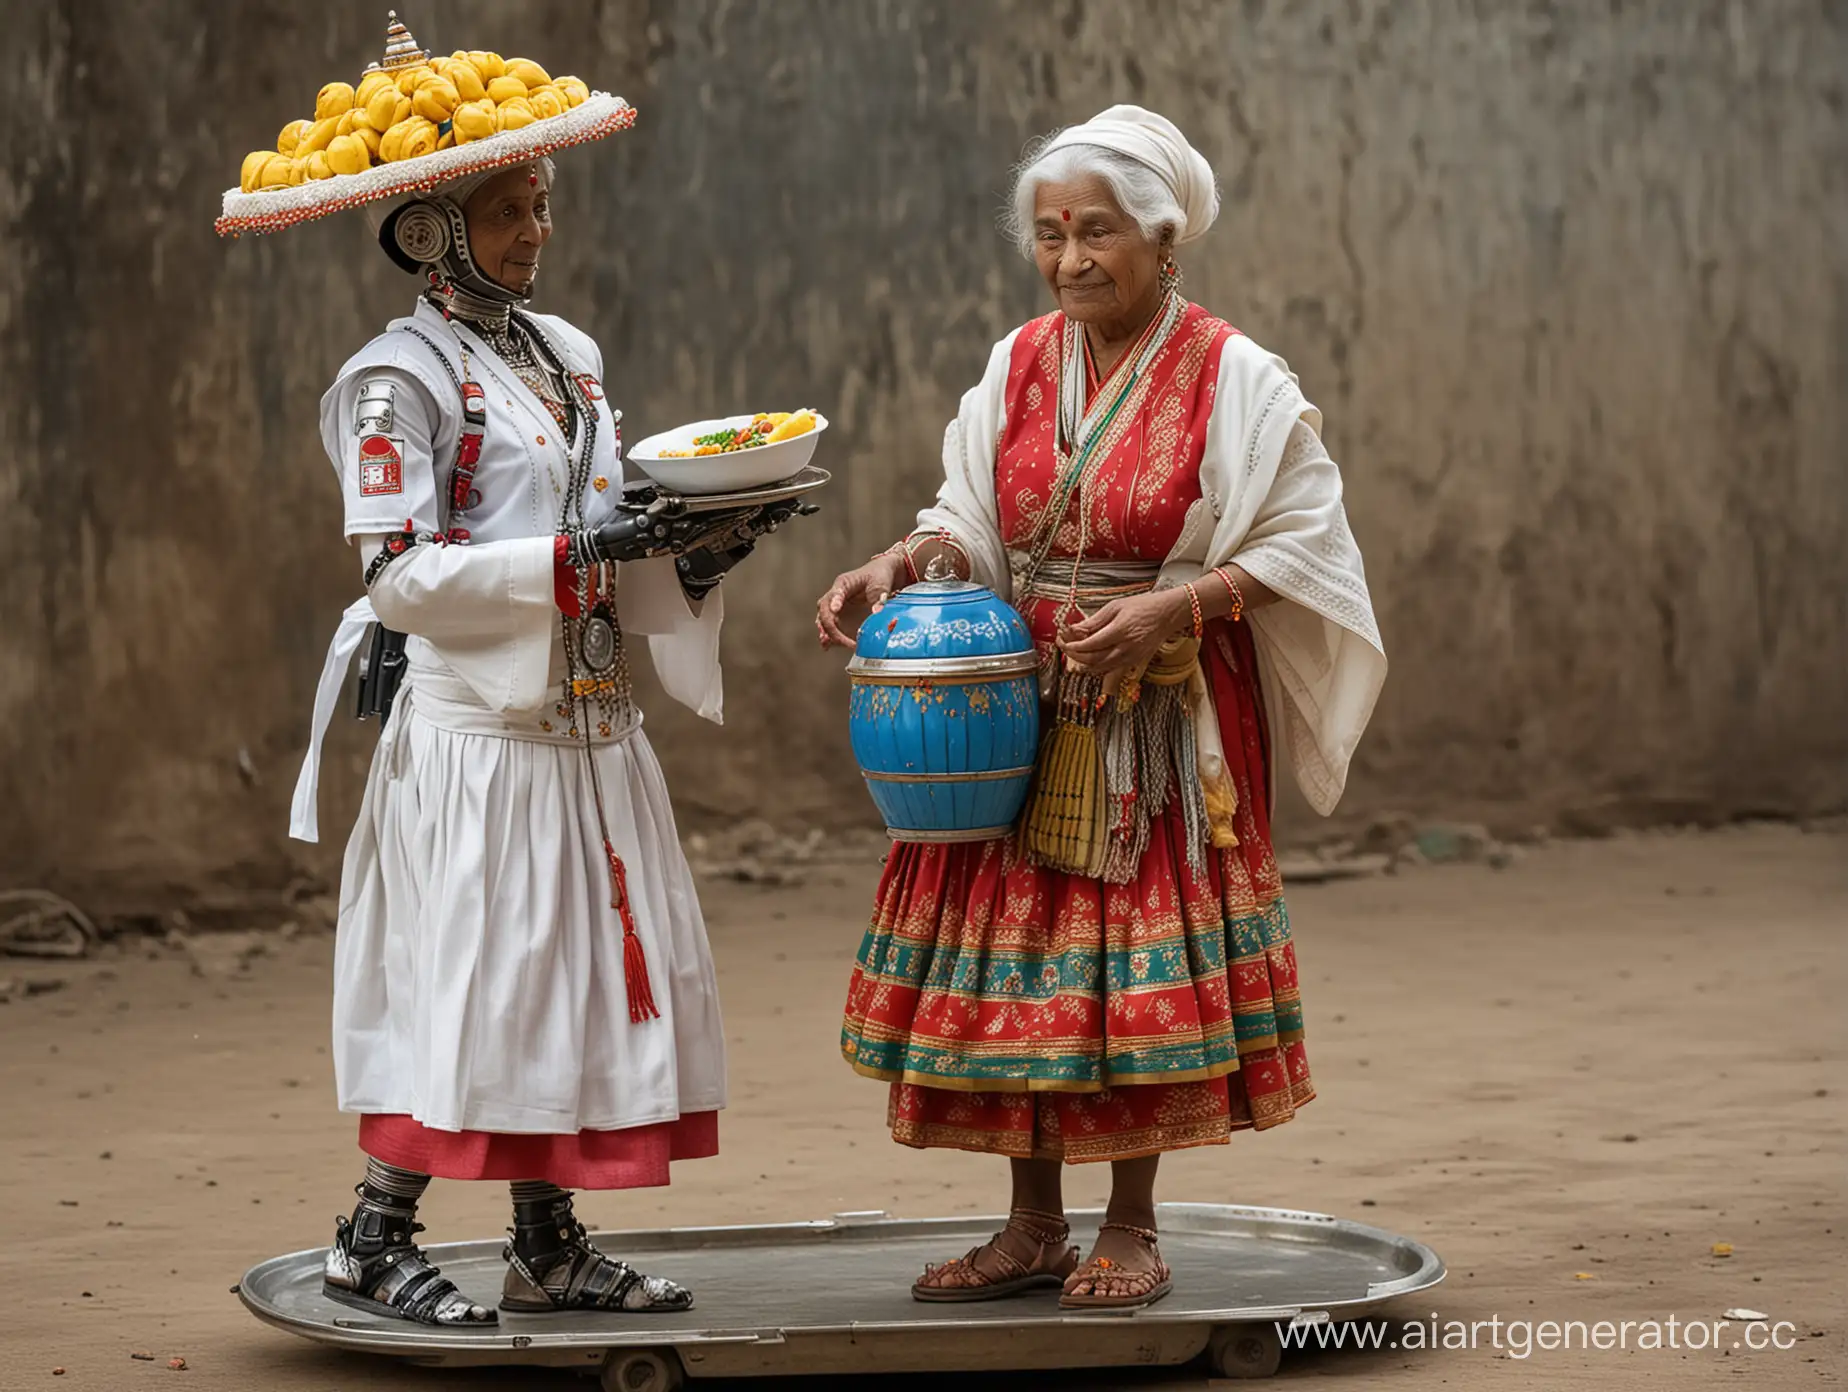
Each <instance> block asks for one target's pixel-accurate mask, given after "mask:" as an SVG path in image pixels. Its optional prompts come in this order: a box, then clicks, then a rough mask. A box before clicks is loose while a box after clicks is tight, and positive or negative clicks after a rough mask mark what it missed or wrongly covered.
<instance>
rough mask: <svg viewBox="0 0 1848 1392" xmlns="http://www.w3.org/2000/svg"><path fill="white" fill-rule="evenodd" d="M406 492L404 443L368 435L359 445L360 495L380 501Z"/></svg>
mask: <svg viewBox="0 0 1848 1392" xmlns="http://www.w3.org/2000/svg"><path fill="white" fill-rule="evenodd" d="M403 491H404V441H403V439H402V438H398V437H394V436H390V435H367V436H366V437H365V438H363V439H362V440H360V442H359V494H360V496H361V497H362V498H377V497H381V496H383V495H385V494H389V493H402V492H403Z"/></svg>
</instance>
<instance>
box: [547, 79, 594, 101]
mask: <svg viewBox="0 0 1848 1392" xmlns="http://www.w3.org/2000/svg"><path fill="white" fill-rule="evenodd" d="M552 85H553V86H554V87H556V88H558V90H559V91H560V92H562V93H563V94H564V98H565V100H566V101H567V102H569V103H570V104H571V105H572V106H582V105H583V104H584V102H585V101H586V99H588V98H589V96H590V87H589V86H588V85H587V84H586V83H585V81H584V79H583V78H581V77H555V78H553V79H552Z"/></svg>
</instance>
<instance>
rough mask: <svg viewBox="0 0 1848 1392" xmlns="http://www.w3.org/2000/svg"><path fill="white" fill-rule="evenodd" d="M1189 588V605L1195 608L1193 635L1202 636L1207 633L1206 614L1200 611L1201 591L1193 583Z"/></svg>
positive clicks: (1190, 607) (1192, 608)
mask: <svg viewBox="0 0 1848 1392" xmlns="http://www.w3.org/2000/svg"><path fill="white" fill-rule="evenodd" d="M1186 589H1187V607H1188V608H1189V609H1191V610H1193V636H1194V637H1196V638H1202V637H1204V636H1205V635H1206V615H1205V614H1203V613H1202V612H1201V611H1200V592H1199V591H1198V590H1196V589H1195V588H1194V587H1193V586H1192V585H1188V586H1187V587H1186Z"/></svg>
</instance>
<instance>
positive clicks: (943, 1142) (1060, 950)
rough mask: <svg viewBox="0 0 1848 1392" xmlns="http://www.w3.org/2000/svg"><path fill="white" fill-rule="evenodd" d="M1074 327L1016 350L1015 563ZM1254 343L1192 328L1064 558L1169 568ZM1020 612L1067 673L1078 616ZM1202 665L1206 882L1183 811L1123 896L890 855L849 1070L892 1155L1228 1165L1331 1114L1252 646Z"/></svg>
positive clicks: (1139, 388)
mask: <svg viewBox="0 0 1848 1392" xmlns="http://www.w3.org/2000/svg"><path fill="white" fill-rule="evenodd" d="M1060 325H1061V317H1060V316H1058V315H1050V316H1047V317H1046V318H1044V319H1039V320H1035V321H1034V322H1033V323H1031V324H1029V325H1027V326H1026V327H1025V328H1024V329H1023V330H1022V331H1021V332H1020V334H1019V335H1018V336H1017V337H1016V339H1015V341H1014V345H1013V349H1012V357H1011V362H1010V368H1009V373H1008V378H1007V390H1006V406H1005V414H1004V424H1003V426H1002V429H1001V432H1000V439H999V442H998V449H997V456H996V472H995V478H996V491H997V495H998V503H999V518H1000V526H1001V531H1002V535H1003V538H1004V539H1005V541H1006V542H1007V544H1008V546H1009V547H1010V548H1015V549H1024V548H1026V547H1027V546H1028V544H1029V538H1030V537H1031V536H1032V534H1033V532H1034V530H1035V528H1036V526H1037V525H1038V524H1039V523H1040V520H1041V514H1042V513H1043V511H1044V509H1045V508H1046V507H1047V506H1048V499H1049V498H1051V497H1052V496H1053V495H1054V492H1055V484H1056V481H1057V469H1058V462H1057V459H1056V457H1055V449H1054V443H1053V442H1054V437H1055V418H1056V412H1057V410H1058V381H1059V364H1060ZM1236 332H1237V331H1236V330H1235V329H1233V328H1232V327H1231V326H1229V325H1227V324H1225V323H1223V322H1222V321H1220V320H1217V319H1215V318H1213V317H1212V316H1211V315H1209V314H1207V313H1205V312H1204V311H1203V310H1201V309H1200V308H1199V307H1198V306H1188V307H1187V309H1186V311H1185V313H1184V315H1183V316H1182V318H1181V320H1180V322H1179V324H1178V325H1177V326H1176V328H1175V330H1174V332H1173V333H1171V334H1170V335H1169V337H1168V340H1167V342H1166V343H1165V345H1164V346H1163V347H1162V348H1161V349H1160V351H1159V352H1158V354H1157V355H1156V356H1155V358H1154V359H1153V360H1152V361H1151V363H1150V366H1149V368H1148V370H1147V371H1146V372H1145V373H1144V374H1143V376H1142V378H1141V380H1140V381H1138V383H1137V385H1136V387H1135V388H1134V390H1133V392H1132V395H1131V396H1130V397H1129V398H1128V399H1127V400H1126V402H1125V404H1124V407H1123V409H1122V410H1121V412H1120V413H1119V417H1118V425H1119V428H1118V429H1117V430H1116V432H1115V434H1114V437H1113V438H1109V439H1107V440H1106V443H1105V446H1104V447H1103V449H1102V450H1101V451H1100V454H1099V456H1098V457H1097V458H1096V459H1095V460H1094V461H1093V463H1092V464H1091V465H1090V466H1089V467H1090V468H1091V469H1093V470H1094V471H1095V472H1094V473H1093V474H1092V475H1091V478H1090V481H1089V483H1088V484H1087V486H1086V488H1085V490H1084V495H1083V497H1084V502H1083V504H1082V506H1084V507H1085V508H1086V509H1087V511H1088V514H1089V515H1088V518H1086V519H1085V520H1084V526H1083V527H1081V526H1080V516H1079V508H1080V506H1081V503H1080V501H1079V499H1078V498H1076V497H1074V499H1073V501H1072V503H1071V505H1070V507H1069V508H1068V510H1067V513H1066V516H1065V517H1064V518H1063V519H1062V520H1061V524H1060V527H1059V530H1058V532H1057V533H1056V535H1055V538H1054V540H1053V543H1052V551H1051V554H1052V556H1053V557H1055V558H1060V557H1064V558H1076V557H1077V556H1078V554H1079V550H1080V548H1081V547H1082V548H1083V555H1084V557H1085V558H1086V559H1087V560H1089V561H1096V562H1104V563H1108V562H1152V561H1153V562H1158V561H1160V560H1162V559H1163V558H1164V557H1166V556H1167V555H1168V554H1169V553H1170V551H1171V550H1172V549H1173V547H1174V546H1175V544H1176V542H1177V540H1178V539H1179V536H1180V532H1181V528H1182V525H1183V521H1184V519H1185V517H1186V515H1187V512H1188V509H1189V507H1190V506H1191V505H1192V504H1193V503H1194V502H1195V501H1196V500H1198V499H1199V498H1200V496H1201V487H1200V474H1199V471H1200V461H1201V457H1202V453H1203V450H1204V448H1205V437H1206V425H1207V421H1208V419H1209V418H1210V416H1211V413H1212V410H1213V398H1214V394H1215V388H1216V383H1217V378H1216V377H1215V375H1214V370H1213V369H1214V366H1215V365H1216V364H1217V363H1218V362H1219V359H1220V350H1221V348H1222V347H1223V346H1224V344H1225V342H1226V339H1227V338H1228V337H1229V336H1230V335H1232V334H1234V333H1236ZM1126 356H1127V355H1126ZM1106 385H1107V384H1106ZM1016 602H1017V605H1018V606H1019V607H1020V608H1021V612H1022V614H1023V616H1024V617H1026V619H1027V621H1028V623H1029V625H1030V626H1031V628H1032V630H1033V633H1034V637H1035V640H1036V642H1037V643H1038V644H1039V645H1040V646H1041V649H1042V652H1045V651H1047V650H1049V649H1050V647H1051V645H1052V643H1053V638H1054V633H1055V631H1056V628H1057V622H1058V621H1057V617H1056V616H1057V614H1058V612H1059V610H1060V608H1061V602H1060V601H1059V600H1055V599H1030V598H1029V599H1022V598H1019V597H1017V601H1016ZM1200 660H1201V663H1202V667H1203V671H1204V675H1205V677H1206V680H1207V682H1208V685H1209V687H1210V690H1211V692H1212V695H1213V699H1214V704H1215V707H1216V713H1217V718H1218V722H1219V728H1220V735H1221V743H1222V745H1223V747H1224V754H1225V759H1226V764H1227V768H1228V771H1229V773H1230V775H1231V778H1232V781H1233V783H1234V786H1235V787H1236V790H1237V794H1238V809H1237V816H1236V831H1237V837H1238V844H1237V846H1236V847H1234V848H1230V849H1224V850H1215V849H1212V848H1207V849H1206V850H1205V852H1204V860H1203V862H1200V863H1201V864H1202V865H1203V870H1204V873H1196V872H1195V871H1194V870H1192V869H1190V867H1189V859H1190V857H1189V855H1188V847H1187V838H1186V835H1185V832H1184V827H1183V817H1182V812H1181V809H1180V807H1179V806H1178V804H1177V803H1170V804H1169V806H1168V807H1167V808H1166V810H1165V811H1164V812H1163V813H1162V814H1161V815H1160V816H1158V817H1157V818H1156V819H1155V823H1154V827H1153V833H1152V836H1151V838H1150V841H1149V845H1148V849H1147V851H1146V853H1145V854H1144V855H1143V857H1142V859H1141V861H1140V863H1139V865H1138V867H1137V869H1136V872H1135V874H1134V877H1133V878H1132V879H1131V880H1130V882H1128V883H1125V884H1110V883H1107V882H1105V881H1103V880H1101V879H1092V878H1088V877H1086V876H1081V875H1073V874H1067V873H1063V872H1061V871H1056V870H1051V869H1046V868H1041V867H1038V866H1036V865H1034V864H1031V863H1029V862H1028V861H1027V860H1026V859H1025V858H1024V857H1023V856H1021V855H1019V854H1018V852H1017V850H1016V847H1015V843H1012V842H1006V841H991V842H984V843H978V844H963V845H931V844H918V843H911V842H898V843H895V844H894V845H893V847H892V851H891V855H890V857H889V858H888V860H887V862H886V868H885V873H884V876H883V878H882V881H881V884H880V887H879V897H878V906H877V911H876V914H875V917H874V919H873V922H872V925H871V927H870V928H869V929H868V931H867V934H866V937H865V939H864V941H863V943H862V945H861V948H860V952H859V957H858V962H857V965H856V967H855V970H854V974H853V980H852V983H851V986H850V988H849V991H848V999H847V1009H846V1016H845V1022H844V1026H843V1030H842V1051H843V1053H844V1054H845V1056H846V1058H847V1060H848V1062H849V1063H850V1064H852V1066H853V1067H854V1068H855V1069H856V1070H857V1071H859V1072H861V1073H864V1074H866V1075H867V1076H869V1077H874V1078H881V1079H884V1080H886V1081H888V1082H890V1083H891V1085H892V1088H891V1098H890V1104H889V1115H890V1122H891V1127H892V1135H893V1138H894V1139H895V1140H897V1141H899V1142H901V1143H902V1144H905V1145H911V1146H920V1147H929V1146H942V1147H952V1148H955V1149H960V1150H975V1151H985V1152H991V1153H994V1154H999V1155H1007V1156H1012V1157H1020V1158H1026V1157H1036V1158H1047V1159H1061V1160H1065V1161H1069V1162H1080V1161H1101V1160H1124V1159H1131V1158H1134V1157H1137V1156H1143V1155H1150V1154H1155V1153H1159V1152H1162V1151H1168V1150H1178V1149H1182V1148H1185V1147H1189V1146H1197V1145H1215V1144H1224V1143H1225V1142H1226V1141H1227V1140H1228V1139H1229V1138H1230V1135H1231V1133H1232V1132H1233V1131H1235V1130H1240V1129H1244V1128H1247V1127H1255V1128H1258V1129H1262V1128H1264V1127H1268V1126H1276V1125H1279V1124H1281V1123H1283V1122H1285V1121H1288V1120H1289V1119H1290V1118H1291V1117H1292V1116H1293V1115H1294V1114H1295V1111H1296V1108H1297V1107H1299V1106H1301V1105H1303V1104H1304V1103H1306V1102H1308V1101H1309V1100H1310V1099H1311V1098H1312V1097H1313V1096H1314V1095H1315V1089H1314V1086H1313V1084H1312V1083H1311V1081H1310V1077H1309V1061H1308V1057H1307V1055H1306V1054H1305V1052H1304V1048H1303V1021H1302V1001H1301V997H1300V994H1299V991H1298V984H1297V970H1296V954H1295V949H1294V948H1293V947H1292V945H1291V942H1290V929H1289V919H1288V916H1287V914H1286V913H1285V910H1284V903H1283V892H1282V884H1281V881H1280V879H1279V877H1278V873H1277V862H1276V859H1275V857H1274V856H1273V854H1272V851H1271V843H1270V819H1269V814H1268V803H1267V799H1268V790H1269V787H1270V780H1269V776H1268V768H1267V760H1268V758H1269V736H1268V732H1267V729H1266V723H1265V714H1264V709H1263V705H1262V701H1261V698H1260V695H1259V687H1258V673H1257V665H1256V656H1255V652H1254V648H1253V644H1252V640H1251V634H1250V632H1249V629H1248V628H1247V626H1246V625H1245V624H1243V623H1229V622H1226V621H1223V620H1222V621H1217V622H1213V623H1210V624H1209V625H1208V626H1207V632H1206V637H1205V641H1204V642H1203V644H1202V648H1201V654H1200Z"/></svg>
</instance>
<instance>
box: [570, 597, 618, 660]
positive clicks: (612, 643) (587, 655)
mask: <svg viewBox="0 0 1848 1392" xmlns="http://www.w3.org/2000/svg"><path fill="white" fill-rule="evenodd" d="M578 646H579V648H580V649H581V650H582V652H583V654H584V665H585V666H586V667H588V668H590V670H591V671H593V672H595V673H596V674H597V675H598V676H604V675H606V674H607V673H608V672H609V671H610V670H611V669H612V668H614V667H615V666H616V626H615V625H614V624H612V623H611V622H610V621H609V616H608V615H606V614H604V613H603V612H602V611H601V610H600V609H599V610H596V611H593V612H592V614H591V616H590V617H589V618H588V619H586V620H585V621H584V633H583V636H582V638H581V639H580V640H579V644H578Z"/></svg>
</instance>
